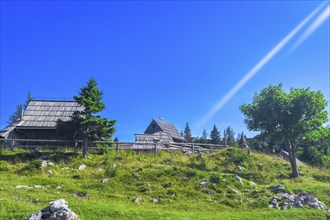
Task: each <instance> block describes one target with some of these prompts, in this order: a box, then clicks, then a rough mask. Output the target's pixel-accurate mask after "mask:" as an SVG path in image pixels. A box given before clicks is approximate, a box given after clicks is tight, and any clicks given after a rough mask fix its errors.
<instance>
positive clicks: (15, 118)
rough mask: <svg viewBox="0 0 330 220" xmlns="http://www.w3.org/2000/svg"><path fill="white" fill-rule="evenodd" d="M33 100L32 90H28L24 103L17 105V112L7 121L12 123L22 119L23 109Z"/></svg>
mask: <svg viewBox="0 0 330 220" xmlns="http://www.w3.org/2000/svg"><path fill="white" fill-rule="evenodd" d="M31 100H32V95H31V92H30V91H28V93H27V95H26V101H25V103H24V105H22V104H19V105H17V106H16V110H15V112H14V113H13V114H12V115H11V116H10V117H9V119H8V121H7V123H8V124H12V123H15V122H17V121H19V120H21V117H22V114H23V111H24V110H25V109H26V107H27V106H28V104H29V102H30V101H31Z"/></svg>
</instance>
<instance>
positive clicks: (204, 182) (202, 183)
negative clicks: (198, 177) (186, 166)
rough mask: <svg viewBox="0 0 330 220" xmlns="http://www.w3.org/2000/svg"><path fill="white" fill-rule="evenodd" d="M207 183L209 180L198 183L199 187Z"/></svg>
mask: <svg viewBox="0 0 330 220" xmlns="http://www.w3.org/2000/svg"><path fill="white" fill-rule="evenodd" d="M208 182H209V180H203V181H202V182H201V183H200V185H202V186H205V185H206V184H207V183H208Z"/></svg>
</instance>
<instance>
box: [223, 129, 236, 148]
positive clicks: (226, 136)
mask: <svg viewBox="0 0 330 220" xmlns="http://www.w3.org/2000/svg"><path fill="white" fill-rule="evenodd" d="M234 136H235V133H234V130H233V129H232V128H231V127H229V126H228V127H227V128H226V129H225V130H224V132H223V141H224V144H225V145H229V146H234V145H235V137H234Z"/></svg>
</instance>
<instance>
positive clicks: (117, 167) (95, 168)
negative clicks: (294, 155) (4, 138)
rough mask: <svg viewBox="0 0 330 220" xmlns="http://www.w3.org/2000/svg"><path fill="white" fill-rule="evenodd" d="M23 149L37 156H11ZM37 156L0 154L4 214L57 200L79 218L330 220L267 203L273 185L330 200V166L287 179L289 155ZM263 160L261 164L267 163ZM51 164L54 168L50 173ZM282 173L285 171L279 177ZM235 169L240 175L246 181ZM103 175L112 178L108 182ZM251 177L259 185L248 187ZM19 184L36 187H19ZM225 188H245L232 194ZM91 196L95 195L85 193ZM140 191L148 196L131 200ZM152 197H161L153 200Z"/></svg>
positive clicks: (14, 215)
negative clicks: (46, 163)
mask: <svg viewBox="0 0 330 220" xmlns="http://www.w3.org/2000/svg"><path fill="white" fill-rule="evenodd" d="M22 153H25V154H31V155H30V156H26V158H30V159H31V160H30V161H25V160H24V162H22V161H20V160H19V161H16V160H13V158H20V156H21V155H22ZM16 154H19V155H16ZM34 154H35V152H29V151H22V150H20V152H18V151H7V150H4V153H3V156H2V157H1V160H3V161H6V162H7V163H8V164H7V165H5V166H6V170H5V171H1V170H0V175H1V181H0V189H1V199H2V203H1V208H0V209H1V212H0V219H24V218H25V217H26V216H28V215H30V214H31V213H32V212H34V211H37V210H40V209H42V208H44V207H46V206H47V205H48V204H49V202H50V201H53V200H56V199H59V198H63V199H65V200H66V201H68V203H69V208H70V209H72V210H73V211H74V212H76V213H77V214H78V215H79V218H80V219H101V220H102V219H109V218H111V219H154V218H161V219H228V220H231V219H243V220H244V219H245V220H247V219H320V220H321V219H327V215H328V214H327V213H326V212H323V211H321V210H318V209H311V208H300V209H293V208H291V209H289V210H275V209H270V208H268V205H269V202H270V200H271V197H268V194H270V193H272V192H271V191H270V190H269V186H270V185H283V186H285V187H286V188H287V190H288V191H290V192H291V193H293V194H297V193H298V192H299V191H300V190H303V191H306V192H310V193H312V194H314V195H315V197H317V198H318V199H319V200H320V201H322V202H324V203H325V205H326V206H327V207H329V206H330V197H329V194H330V189H329V178H330V175H329V170H328V169H319V168H315V167H309V166H304V167H301V171H302V172H303V173H304V174H305V176H302V177H300V178H299V179H289V178H288V175H287V174H288V173H289V167H290V165H289V164H288V163H287V162H286V161H284V160H282V159H281V160H278V159H276V156H275V155H273V156H269V155H265V154H260V153H253V152H251V153H247V152H244V151H242V150H241V149H239V148H225V149H222V150H220V151H217V152H211V153H209V154H203V155H202V158H200V156H198V155H193V156H184V155H182V154H181V153H179V152H171V153H170V152H163V153H162V154H157V155H154V154H142V153H140V154H133V153H131V152H126V151H120V152H118V154H116V153H115V152H112V153H110V152H109V154H93V153H91V154H89V157H88V159H83V158H82V157H81V154H80V153H79V156H78V157H72V156H73V154H72V152H64V153H63V154H62V155H61V157H62V158H71V159H70V160H66V159H65V160H63V161H62V160H58V162H56V163H55V166H49V167H47V168H44V169H39V168H36V167H37V166H38V165H39V163H40V162H41V161H40V160H39V161H36V160H35V159H33V158H36V157H35V156H34ZM40 156H43V157H45V156H47V157H48V159H47V161H52V162H55V161H54V160H53V159H54V158H57V157H59V155H58V153H57V152H51V151H47V152H43V151H41V152H40V153H39V154H38V157H40ZM242 159H243V160H244V161H245V162H244V163H243V164H244V167H245V168H246V170H239V169H237V165H236V164H233V161H236V162H239V161H240V160H242ZM32 161H34V162H32ZM228 161H229V163H228ZM193 163H196V164H199V163H203V164H204V165H203V166H204V167H207V169H199V168H201V167H196V168H193V167H191V164H193ZM32 164H33V165H32ZM81 164H85V165H86V169H85V170H81V171H78V172H72V169H77V168H78V167H79V166H80V165H81ZM257 164H263V169H259V167H258V166H257ZM27 166H29V167H34V168H35V170H34V171H33V172H30V173H29V174H28V175H27V173H26V175H22V174H18V172H17V171H19V170H21V169H22V168H24V167H27ZM48 170H52V172H53V174H48V172H47V171H48ZM282 172H284V173H285V175H284V177H282V178H279V176H280V175H281V173H282ZM133 173H134V175H133ZM235 174H237V175H238V176H240V177H241V178H242V180H243V184H240V183H239V182H238V181H237V179H236V178H235ZM105 178H108V179H109V182H107V183H104V182H103V180H104V179H105ZM310 178H312V180H310ZM248 181H253V182H255V183H257V185H256V186H253V185H250V183H249V182H248ZM201 183H203V184H201ZM17 185H26V186H28V187H30V188H21V189H18V188H16V187H15V186H17ZM36 185H39V186H40V187H41V188H36V187H35V186H36ZM58 186H61V187H62V188H60V189H59V188H58ZM227 186H231V187H232V188H234V189H236V190H238V191H239V192H240V194H236V193H232V192H231V191H230V190H228V187H227ZM244 189H248V190H250V192H245V191H244ZM85 194H89V196H88V197H87V198H84V197H82V196H83V195H85ZM138 197H139V198H142V199H143V202H140V203H135V202H132V200H134V199H135V198H138ZM36 198H38V199H39V200H36ZM153 198H156V199H158V200H159V202H158V203H153ZM32 201H34V202H32ZM17 210H19V211H17Z"/></svg>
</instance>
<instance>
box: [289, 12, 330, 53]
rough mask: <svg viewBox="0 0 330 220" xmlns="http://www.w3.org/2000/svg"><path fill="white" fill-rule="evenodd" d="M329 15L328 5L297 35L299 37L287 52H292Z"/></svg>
mask: <svg viewBox="0 0 330 220" xmlns="http://www.w3.org/2000/svg"><path fill="white" fill-rule="evenodd" d="M329 16H330V7H329V6H328V7H327V8H326V9H325V10H324V11H323V12H322V13H321V14H320V15H319V16H318V17H317V18H316V19H315V21H314V22H313V23H312V24H311V25H310V26H309V27H308V28H307V29H306V30H305V32H304V33H303V34H302V35H301V36H300V37H299V39H298V40H297V41H296V42H295V43H294V45H293V46H292V47H291V48H290V50H289V53H292V52H293V51H294V50H295V49H296V48H297V47H299V45H300V44H302V43H303V42H304V41H305V40H306V39H307V38H308V37H309V36H310V35H311V34H313V33H314V32H315V30H316V29H317V28H318V27H319V26H321V25H322V24H323V22H325V21H326V20H327V19H328V18H329Z"/></svg>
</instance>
